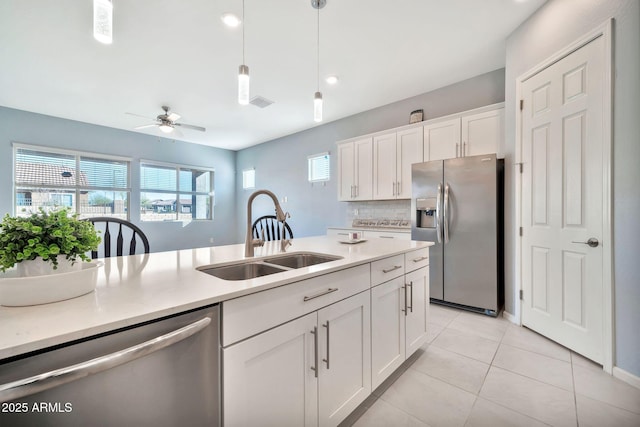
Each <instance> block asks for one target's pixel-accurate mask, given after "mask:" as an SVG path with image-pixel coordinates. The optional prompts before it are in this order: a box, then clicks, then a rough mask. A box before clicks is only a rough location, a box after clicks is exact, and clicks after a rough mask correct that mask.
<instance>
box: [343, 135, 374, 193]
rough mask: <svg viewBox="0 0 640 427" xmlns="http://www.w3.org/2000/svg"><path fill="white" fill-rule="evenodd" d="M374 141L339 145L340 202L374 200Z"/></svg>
mask: <svg viewBox="0 0 640 427" xmlns="http://www.w3.org/2000/svg"><path fill="white" fill-rule="evenodd" d="M372 147H373V139H372V138H371V137H365V138H360V139H357V140H354V141H350V142H344V143H340V144H338V200H340V201H350V200H371V199H372V198H373V192H372V191H373V185H372V182H373V181H372V179H373V172H372V167H373V158H372V156H373V148H372Z"/></svg>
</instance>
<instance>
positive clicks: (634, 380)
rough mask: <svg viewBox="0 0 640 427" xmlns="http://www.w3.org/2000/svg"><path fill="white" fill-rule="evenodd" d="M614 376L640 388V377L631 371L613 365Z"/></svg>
mask: <svg viewBox="0 0 640 427" xmlns="http://www.w3.org/2000/svg"><path fill="white" fill-rule="evenodd" d="M613 376H614V377H616V378H618V379H620V380H622V381H624V382H625V383H627V384H629V385H632V386H634V387H635V388H638V389H640V377H637V376H635V375H633V374H632V373H630V372H627V371H625V370H624V369H621V368H618V367H617V366H614V367H613Z"/></svg>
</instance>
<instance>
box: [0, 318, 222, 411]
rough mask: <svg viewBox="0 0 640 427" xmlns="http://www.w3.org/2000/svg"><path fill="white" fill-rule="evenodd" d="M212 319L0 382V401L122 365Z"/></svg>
mask: <svg viewBox="0 0 640 427" xmlns="http://www.w3.org/2000/svg"><path fill="white" fill-rule="evenodd" d="M210 323H211V318H210V317H205V318H203V319H200V320H198V321H197V322H194V323H191V324H190V325H187V326H185V327H182V328H180V329H176V330H175V331H173V332H169V333H167V334H164V335H161V336H159V337H157V338H153V339H151V340H149V341H145V342H143V343H140V344H136V345H134V346H132V347H129V348H125V349H124V350H120V351H117V352H115V353H111V354H107V355H105V356H100V357H96V358H94V359H91V360H87V361H86V362H80V363H77V364H75V365H71V366H67V367H66V368H60V369H55V370H53V371H49V372H46V373H44V374H39V375H34V376H32V377H29V378H25V379H22V380H18V381H13V382H10V383H6V384H2V385H0V402H7V401H10V400H15V399H19V398H21V397H25V396H30V395H32V394H35V393H39V392H41V391H45V390H49V389H51V388H54V387H57V386H60V385H62V384H66V383H69V382H72V381H75V380H78V379H80V378H84V377H88V376H89V375H93V374H97V373H98V372H102V371H106V370H108V369H111V368H115V367H117V366H120V365H123V364H125V363H127V362H131V361H132V360H136V359H139V358H140V357H144V356H147V355H149V354H151V353H154V352H156V351H158V350H160V349H163V348H165V347H169V346H171V345H173V344H176V343H179V342H180V341H183V340H185V339H187V338H189V337H190V336H192V335H195V334H197V333H198V332H200V331H202V330H203V329H204V328H206V327H207V326H208V325H209V324H210Z"/></svg>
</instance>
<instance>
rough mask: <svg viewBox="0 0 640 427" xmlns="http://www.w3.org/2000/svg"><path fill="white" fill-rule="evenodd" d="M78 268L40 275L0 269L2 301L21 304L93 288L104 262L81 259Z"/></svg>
mask: <svg viewBox="0 0 640 427" xmlns="http://www.w3.org/2000/svg"><path fill="white" fill-rule="evenodd" d="M77 264H79V269H78V270H74V271H68V272H65V273H56V274H49V275H41V276H23V275H21V274H20V273H19V272H18V271H17V270H15V269H14V270H9V271H6V272H4V273H0V305H4V306H9V307H19V306H27V305H38V304H47V303H50V302H56V301H63V300H67V299H70V298H75V297H79V296H81V295H85V294H88V293H90V292H93V290H94V289H95V288H96V283H97V280H98V267H100V266H102V265H103V264H102V263H95V262H78V263H77Z"/></svg>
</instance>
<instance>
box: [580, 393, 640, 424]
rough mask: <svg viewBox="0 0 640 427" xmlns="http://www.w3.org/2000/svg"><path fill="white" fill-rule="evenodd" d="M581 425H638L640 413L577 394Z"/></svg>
mask: <svg viewBox="0 0 640 427" xmlns="http://www.w3.org/2000/svg"><path fill="white" fill-rule="evenodd" d="M576 400H577V403H578V423H579V425H580V427H602V426H615V427H638V426H640V414H636V413H633V412H629V411H625V410H624V409H620V408H616V407H615V406H611V405H608V404H606V403H603V402H599V401H597V400H593V399H589V398H588V397H585V396H581V395H577V396H576Z"/></svg>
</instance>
